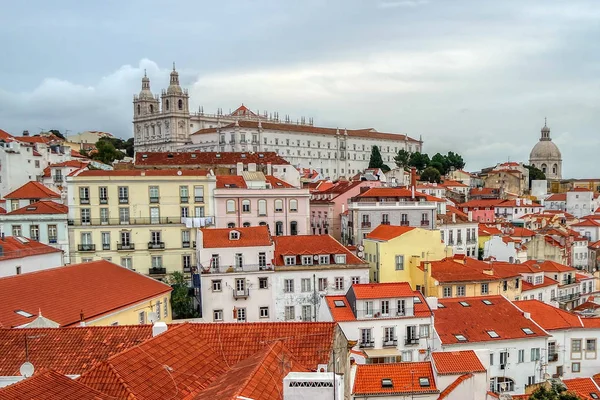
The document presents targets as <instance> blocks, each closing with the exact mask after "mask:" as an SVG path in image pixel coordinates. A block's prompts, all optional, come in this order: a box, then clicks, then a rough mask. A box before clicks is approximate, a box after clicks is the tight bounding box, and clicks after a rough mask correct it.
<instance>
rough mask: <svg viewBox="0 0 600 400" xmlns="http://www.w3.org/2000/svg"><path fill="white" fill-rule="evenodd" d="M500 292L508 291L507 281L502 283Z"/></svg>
mask: <svg viewBox="0 0 600 400" xmlns="http://www.w3.org/2000/svg"><path fill="white" fill-rule="evenodd" d="M502 290H503V291H505V292H506V291H507V290H508V281H502Z"/></svg>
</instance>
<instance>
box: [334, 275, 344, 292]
mask: <svg viewBox="0 0 600 400" xmlns="http://www.w3.org/2000/svg"><path fill="white" fill-rule="evenodd" d="M335 290H344V278H342V277H336V278H335Z"/></svg>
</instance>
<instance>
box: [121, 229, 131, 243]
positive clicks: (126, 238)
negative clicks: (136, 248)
mask: <svg viewBox="0 0 600 400" xmlns="http://www.w3.org/2000/svg"><path fill="white" fill-rule="evenodd" d="M121 245H122V246H129V245H131V234H130V233H129V232H128V231H121Z"/></svg>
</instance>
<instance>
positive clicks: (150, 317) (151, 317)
mask: <svg viewBox="0 0 600 400" xmlns="http://www.w3.org/2000/svg"><path fill="white" fill-rule="evenodd" d="M157 319H158V315H156V313H155V312H154V311H152V312H149V313H148V320H149V321H150V322H152V323H155V322H156V320H157Z"/></svg>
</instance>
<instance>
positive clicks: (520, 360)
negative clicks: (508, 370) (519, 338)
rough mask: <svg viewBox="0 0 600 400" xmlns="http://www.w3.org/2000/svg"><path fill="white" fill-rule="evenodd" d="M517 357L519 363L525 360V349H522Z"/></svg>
mask: <svg viewBox="0 0 600 400" xmlns="http://www.w3.org/2000/svg"><path fill="white" fill-rule="evenodd" d="M517 358H518V360H517V362H518V363H522V362H525V350H523V349H520V350H519V354H518V356H517Z"/></svg>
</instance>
